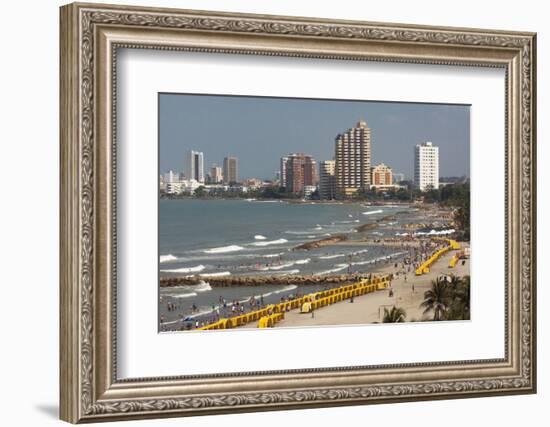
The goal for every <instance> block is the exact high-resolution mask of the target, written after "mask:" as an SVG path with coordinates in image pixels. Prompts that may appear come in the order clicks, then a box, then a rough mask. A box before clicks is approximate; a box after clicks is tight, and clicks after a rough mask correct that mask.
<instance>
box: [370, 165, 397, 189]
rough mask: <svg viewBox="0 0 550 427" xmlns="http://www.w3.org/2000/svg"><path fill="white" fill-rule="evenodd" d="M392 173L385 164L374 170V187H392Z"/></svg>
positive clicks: (377, 166)
mask: <svg viewBox="0 0 550 427" xmlns="http://www.w3.org/2000/svg"><path fill="white" fill-rule="evenodd" d="M392 184H393V178H392V171H391V169H390V168H389V167H388V166H386V165H385V164H384V163H380V164H379V165H376V166H375V167H373V168H372V185H374V186H386V185H392Z"/></svg>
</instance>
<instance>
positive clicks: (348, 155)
mask: <svg viewBox="0 0 550 427" xmlns="http://www.w3.org/2000/svg"><path fill="white" fill-rule="evenodd" d="M335 176H336V195H337V197H347V196H352V195H353V194H355V193H356V192H357V191H358V190H360V189H367V188H369V187H370V185H371V181H372V180H371V129H370V128H369V127H368V126H367V122H365V121H363V120H361V121H359V122H358V123H357V125H356V126H355V127H354V128H351V129H348V130H347V131H346V132H344V133H341V134H339V135H338V136H337V137H336V143H335Z"/></svg>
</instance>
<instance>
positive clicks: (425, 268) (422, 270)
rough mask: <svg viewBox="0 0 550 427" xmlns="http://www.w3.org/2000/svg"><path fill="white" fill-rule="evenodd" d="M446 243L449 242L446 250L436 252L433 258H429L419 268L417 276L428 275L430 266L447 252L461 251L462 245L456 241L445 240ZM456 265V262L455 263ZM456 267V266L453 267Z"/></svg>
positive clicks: (416, 272) (416, 271)
mask: <svg viewBox="0 0 550 427" xmlns="http://www.w3.org/2000/svg"><path fill="white" fill-rule="evenodd" d="M444 240H445V241H446V242H447V246H445V247H444V248H441V249H439V250H437V251H435V252H434V253H433V254H432V256H431V257H430V258H428V260H427V261H425V262H424V263H423V264H422V265H421V266H420V267H418V268H417V269H416V270H415V274H416V275H417V276H421V275H422V274H427V273H429V272H430V266H431V265H432V264H433V263H434V262H436V261H437V260H438V259H439V257H440V256H441V255H443V254H445V253H447V252H449V251H450V250H457V249H460V245H459V243H458V242H457V241H456V240H452V239H444ZM455 264H456V262H455ZM453 267H454V265H453Z"/></svg>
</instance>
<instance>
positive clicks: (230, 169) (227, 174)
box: [223, 157, 239, 184]
mask: <svg viewBox="0 0 550 427" xmlns="http://www.w3.org/2000/svg"><path fill="white" fill-rule="evenodd" d="M238 167H239V166H238V159H237V158H236V157H226V158H224V159H223V182H225V183H226V184H230V183H234V182H238V179H239V169H238Z"/></svg>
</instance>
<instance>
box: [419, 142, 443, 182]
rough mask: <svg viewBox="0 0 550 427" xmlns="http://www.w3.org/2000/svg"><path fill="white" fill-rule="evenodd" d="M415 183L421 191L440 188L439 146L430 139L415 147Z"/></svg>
mask: <svg viewBox="0 0 550 427" xmlns="http://www.w3.org/2000/svg"><path fill="white" fill-rule="evenodd" d="M414 185H415V187H416V188H418V189H419V190H420V191H426V190H430V189H433V190H437V189H438V188H439V147H436V146H435V145H433V144H432V143H431V142H429V141H428V142H425V143H423V144H417V145H416V146H415V147H414Z"/></svg>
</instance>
